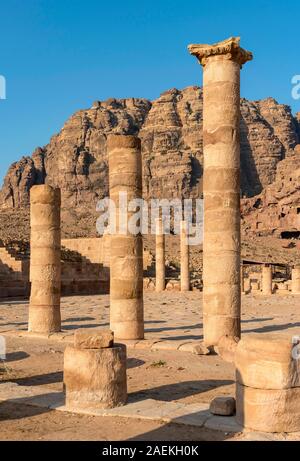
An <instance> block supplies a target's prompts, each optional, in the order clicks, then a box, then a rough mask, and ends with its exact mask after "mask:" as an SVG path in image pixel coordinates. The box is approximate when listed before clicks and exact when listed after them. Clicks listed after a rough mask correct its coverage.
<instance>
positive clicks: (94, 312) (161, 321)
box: [0, 291, 300, 343]
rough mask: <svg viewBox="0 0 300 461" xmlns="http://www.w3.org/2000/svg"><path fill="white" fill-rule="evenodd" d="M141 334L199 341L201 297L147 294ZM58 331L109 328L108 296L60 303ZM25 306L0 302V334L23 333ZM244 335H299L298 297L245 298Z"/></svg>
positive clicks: (157, 337)
mask: <svg viewBox="0 0 300 461" xmlns="http://www.w3.org/2000/svg"><path fill="white" fill-rule="evenodd" d="M144 299H145V333H146V338H147V339H153V340H156V341H158V340H160V341H161V340H164V341H165V340H166V341H175V340H176V341H177V342H178V343H181V342H182V343H185V342H189V341H194V340H195V341H199V340H201V339H202V319H201V316H202V293H201V292H197V291H196V292H189V293H178V292H164V293H152V292H146V293H145V295H144ZM61 312H62V328H63V331H64V332H65V333H66V334H68V333H72V332H73V330H75V329H77V328H82V327H84V328H95V327H103V328H107V327H108V326H109V296H108V295H96V296H70V297H65V298H62V302H61ZM27 318H28V302H25V301H2V302H0V331H2V332H3V331H9V330H17V331H22V330H23V331H26V329H27ZM242 331H243V332H244V333H247V332H250V331H255V332H261V333H263V332H265V333H267V332H283V331H284V332H287V331H288V332H291V334H298V332H300V296H299V295H298V296H297V295H291V294H288V295H286V296H283V295H272V296H263V295H243V296H242Z"/></svg>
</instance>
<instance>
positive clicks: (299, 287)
mask: <svg viewBox="0 0 300 461" xmlns="http://www.w3.org/2000/svg"><path fill="white" fill-rule="evenodd" d="M292 293H294V294H300V265H299V266H294V267H293V269H292Z"/></svg>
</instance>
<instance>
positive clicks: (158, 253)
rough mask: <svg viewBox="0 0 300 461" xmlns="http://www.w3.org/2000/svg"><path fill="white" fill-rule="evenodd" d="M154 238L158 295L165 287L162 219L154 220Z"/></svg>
mask: <svg viewBox="0 0 300 461" xmlns="http://www.w3.org/2000/svg"><path fill="white" fill-rule="evenodd" d="M155 237H156V240H155V272H156V281H155V290H156V291H157V292H158V293H159V292H161V291H164V289H165V287H166V266H165V234H164V226H163V221H162V218H158V219H157V220H156V235H155Z"/></svg>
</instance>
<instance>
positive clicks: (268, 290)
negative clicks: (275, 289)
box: [261, 264, 272, 295]
mask: <svg viewBox="0 0 300 461" xmlns="http://www.w3.org/2000/svg"><path fill="white" fill-rule="evenodd" d="M261 283H262V292H263V294H264V295H271V294H272V265H271V264H264V265H263V267H262V279H261Z"/></svg>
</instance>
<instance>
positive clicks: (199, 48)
mask: <svg viewBox="0 0 300 461" xmlns="http://www.w3.org/2000/svg"><path fill="white" fill-rule="evenodd" d="M188 50H189V52H190V53H191V54H192V55H193V56H196V58H197V59H198V61H199V62H200V64H201V65H202V66H203V67H204V66H205V65H206V63H207V59H208V58H211V57H215V56H222V57H223V58H224V59H229V60H232V61H235V62H237V63H238V64H240V66H241V67H242V65H243V64H245V63H246V62H247V61H251V59H252V58H253V56H252V53H250V51H247V50H244V49H243V48H241V47H240V37H230V38H228V39H227V40H224V41H223V42H219V43H214V44H213V45H189V46H188Z"/></svg>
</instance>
